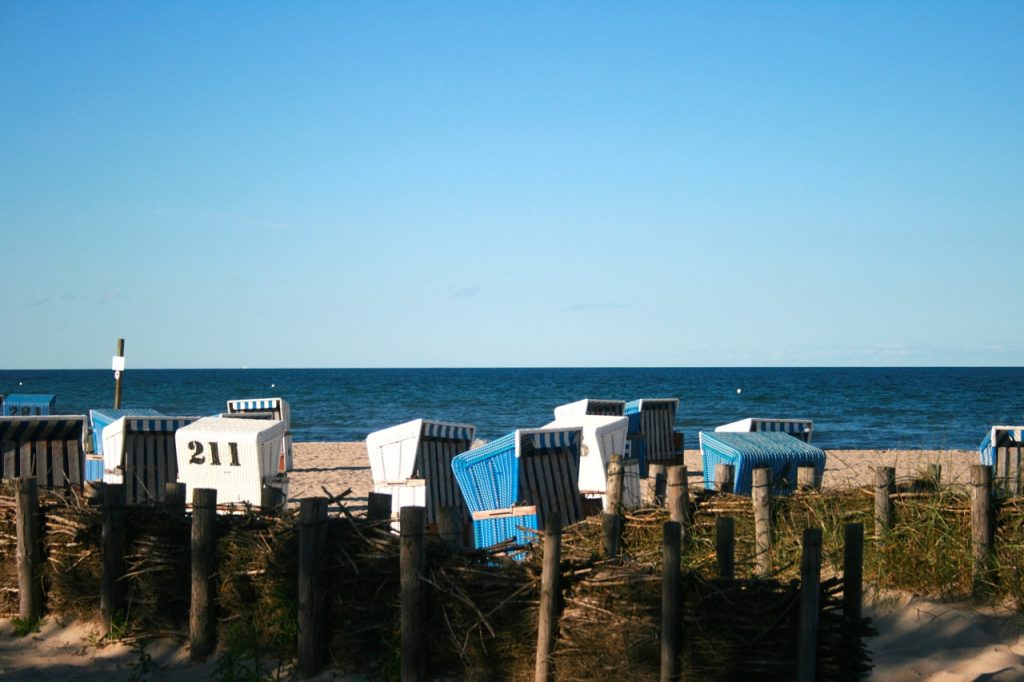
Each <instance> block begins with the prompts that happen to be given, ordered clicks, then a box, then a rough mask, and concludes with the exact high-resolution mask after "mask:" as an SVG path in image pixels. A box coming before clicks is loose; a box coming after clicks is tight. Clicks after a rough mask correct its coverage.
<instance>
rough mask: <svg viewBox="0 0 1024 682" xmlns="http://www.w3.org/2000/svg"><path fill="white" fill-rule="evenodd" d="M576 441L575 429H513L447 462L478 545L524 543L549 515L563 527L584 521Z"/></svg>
mask: <svg viewBox="0 0 1024 682" xmlns="http://www.w3.org/2000/svg"><path fill="white" fill-rule="evenodd" d="M581 442H582V431H581V429H579V428H563V427H559V428H551V429H548V428H544V429H518V430H516V431H513V432H512V433H509V434H507V435H505V436H502V437H501V438H498V439H497V440H494V441H491V442H490V443H487V444H486V445H483V446H481V447H479V448H475V449H473V450H470V451H469V452H465V453H463V454H461V455H458V456H457V457H455V459H453V460H452V471H453V472H454V473H455V480H456V481H457V482H458V485H459V489H460V490H461V491H462V495H463V497H464V498H465V500H466V505H467V507H468V508H469V510H470V512H471V514H472V517H473V534H474V538H475V541H476V542H477V543H478V544H477V547H486V546H490V545H492V544H495V543H496V542H501V541H503V540H506V539H508V538H510V537H515V538H518V539H519V540H524V539H528V537H531V536H532V535H533V533H530V532H529V531H531V530H533V531H536V530H538V529H539V528H542V527H543V526H544V524H545V522H546V520H547V518H548V516H549V515H550V514H551V513H552V512H554V511H558V512H559V513H560V515H561V518H562V523H563V525H570V524H573V523H576V522H577V521H580V520H581V519H582V518H583V500H582V496H581V495H580V492H579V484H578V480H579V460H580V445H581ZM513 529H516V532H515V533H514V534H510V533H511V531H512V530H513ZM482 543H487V544H482Z"/></svg>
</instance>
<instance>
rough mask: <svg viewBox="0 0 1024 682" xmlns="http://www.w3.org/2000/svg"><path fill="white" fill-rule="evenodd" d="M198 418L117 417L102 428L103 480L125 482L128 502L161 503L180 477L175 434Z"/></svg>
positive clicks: (125, 493) (126, 501)
mask: <svg viewBox="0 0 1024 682" xmlns="http://www.w3.org/2000/svg"><path fill="white" fill-rule="evenodd" d="M198 419H199V417H165V416H134V417H121V418H119V419H115V420H114V422H113V423H111V424H110V425H108V426H107V427H105V428H104V429H103V481H104V482H106V483H120V484H123V485H124V496H125V503H126V504H145V503H147V502H162V501H163V500H164V497H165V496H166V488H165V486H166V484H167V483H174V482H175V481H177V480H178V461H177V451H176V447H175V442H174V434H175V432H177V430H178V429H180V428H182V427H183V426H188V425H189V424H191V423H192V422H194V421H196V420H198ZM225 456H227V455H226V454H225Z"/></svg>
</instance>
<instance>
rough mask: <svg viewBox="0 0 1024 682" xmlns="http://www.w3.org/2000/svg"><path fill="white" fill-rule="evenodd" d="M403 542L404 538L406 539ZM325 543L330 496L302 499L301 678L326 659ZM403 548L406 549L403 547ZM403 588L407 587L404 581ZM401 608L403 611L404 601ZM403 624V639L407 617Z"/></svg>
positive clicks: (300, 575)
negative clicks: (328, 497) (323, 575)
mask: <svg viewBox="0 0 1024 682" xmlns="http://www.w3.org/2000/svg"><path fill="white" fill-rule="evenodd" d="M417 508H418V509H419V510H420V511H421V512H422V511H423V509H422V507H417ZM422 539H423V535H422V533H421V534H420V540H421V541H422ZM404 541H405V539H404V538H403V542H404ZM326 544H327V498H326V497H307V498H306V499H304V500H302V501H300V502H299V595H298V596H299V637H298V654H299V666H298V667H299V677H300V678H301V679H308V678H310V677H313V676H314V675H316V674H317V673H318V672H320V665H321V663H322V662H323V652H324V648H325V646H324V643H325V642H326V637H325V636H324V635H325V633H326V629H325V626H326V618H325V614H324V605H325V602H324V595H323V580H322V574H323V565H324V561H323V556H324V547H325V546H326ZM402 551H404V547H403V550H402ZM403 579H404V576H403ZM402 587H403V589H404V587H405V584H404V582H403V584H402ZM402 608H403V612H404V608H405V604H404V603H403V605H402ZM403 618H404V615H403ZM402 627H403V631H402V635H403V638H404V636H405V631H404V627H405V623H404V620H403V623H402ZM403 650H404V643H403ZM403 656H404V653H403ZM403 662H404V661H403ZM403 679H405V678H403Z"/></svg>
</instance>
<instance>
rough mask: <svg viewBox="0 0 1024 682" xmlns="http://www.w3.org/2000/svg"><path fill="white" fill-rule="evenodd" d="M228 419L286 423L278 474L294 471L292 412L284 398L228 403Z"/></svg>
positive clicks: (230, 401) (246, 399)
mask: <svg viewBox="0 0 1024 682" xmlns="http://www.w3.org/2000/svg"><path fill="white" fill-rule="evenodd" d="M226 416H228V417H233V418H237V419H245V418H250V419H278V420H280V421H283V422H284V436H282V438H281V458H280V462H279V463H278V468H277V470H278V472H279V473H282V474H284V473H287V472H289V471H291V470H292V410H291V407H289V405H288V401H286V400H285V399H284V398H243V399H240V400H229V401H228V413H227V415H226Z"/></svg>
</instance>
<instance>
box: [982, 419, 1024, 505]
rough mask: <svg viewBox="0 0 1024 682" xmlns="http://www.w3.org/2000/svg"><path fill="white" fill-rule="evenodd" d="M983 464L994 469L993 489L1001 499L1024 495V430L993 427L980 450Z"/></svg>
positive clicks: (1019, 427)
mask: <svg viewBox="0 0 1024 682" xmlns="http://www.w3.org/2000/svg"><path fill="white" fill-rule="evenodd" d="M978 449H979V450H980V451H981V463H982V464H985V465H987V466H990V467H992V488H993V491H994V492H995V494H996V495H998V496H1000V497H1005V496H1015V495H1020V494H1021V493H1022V492H1024V480H1022V479H1024V472H1022V469H1024V426H993V427H992V428H991V429H989V431H988V433H986V434H985V438H984V439H983V440H982V441H981V445H980V446H978Z"/></svg>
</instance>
